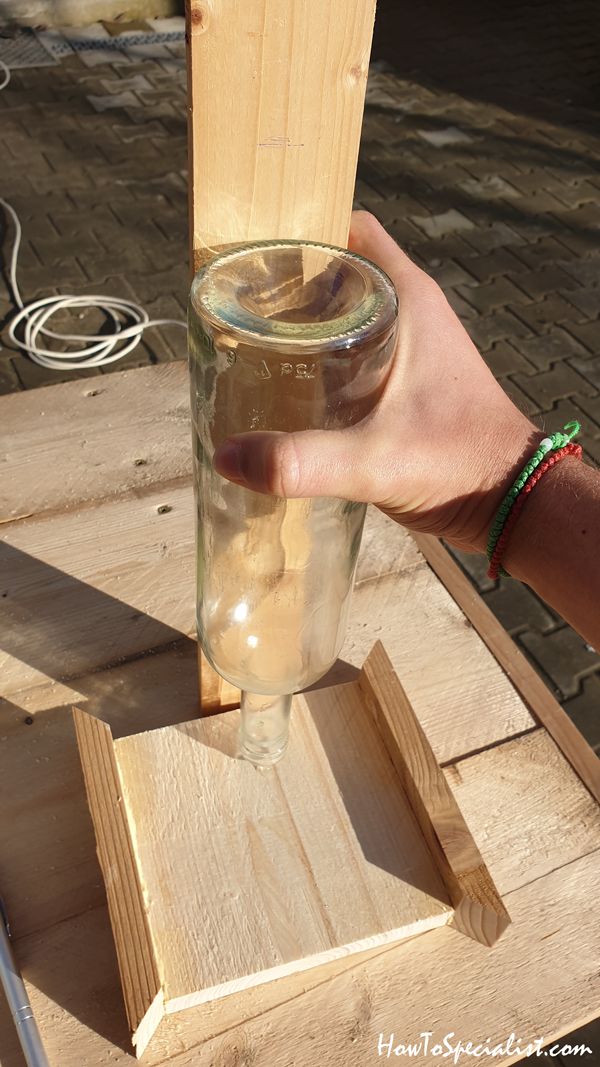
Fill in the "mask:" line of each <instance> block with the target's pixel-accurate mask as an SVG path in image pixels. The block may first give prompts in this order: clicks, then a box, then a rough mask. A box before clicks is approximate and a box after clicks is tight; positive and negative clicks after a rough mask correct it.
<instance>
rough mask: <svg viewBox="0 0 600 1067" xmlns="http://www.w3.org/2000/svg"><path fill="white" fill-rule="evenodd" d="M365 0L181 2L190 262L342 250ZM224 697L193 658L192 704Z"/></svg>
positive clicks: (367, 35) (362, 65) (371, 7)
mask: <svg viewBox="0 0 600 1067" xmlns="http://www.w3.org/2000/svg"><path fill="white" fill-rule="evenodd" d="M374 15H375V0H351V2H349V0H244V2H242V3H241V2H240V0H187V38H188V82H189V156H190V158H189V174H190V178H189V183H190V239H191V263H192V265H193V269H194V270H197V269H198V267H199V266H200V265H201V264H202V263H203V262H206V260H207V259H209V258H210V257H211V256H213V255H215V254H216V253H217V252H218V251H219V250H220V249H222V248H223V247H224V246H226V245H229V244H240V243H242V242H244V241H251V240H264V239H269V238H276V237H292V238H300V239H303V240H312V241H326V242H330V243H332V244H337V245H342V246H345V245H346V242H347V238H348V228H349V223H350V213H351V210H352V198H353V192H354V182H355V177H356V161H357V157H358V146H359V140H360V129H361V122H362V113H363V107H364V97H365V88H366V81H367V72H368V63H369V54H370V50H371V40H372V34H373V19H374ZM233 699H234V693H233V691H232V689H231V687H230V686H228V685H227V683H225V682H222V681H221V680H220V679H218V678H217V676H216V675H215V673H214V671H212V670H210V668H208V666H207V665H206V664H205V662H204V663H203V664H202V666H201V701H202V707H203V709H206V710H212V709H214V708H217V707H225V706H227V705H228V704H231V703H232V702H233Z"/></svg>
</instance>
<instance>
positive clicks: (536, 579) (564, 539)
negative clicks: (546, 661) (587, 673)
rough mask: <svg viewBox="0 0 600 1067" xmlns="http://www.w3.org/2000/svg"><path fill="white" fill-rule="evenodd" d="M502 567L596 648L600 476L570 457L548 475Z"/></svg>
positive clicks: (599, 641)
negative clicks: (533, 591)
mask: <svg viewBox="0 0 600 1067" xmlns="http://www.w3.org/2000/svg"><path fill="white" fill-rule="evenodd" d="M503 565H504V567H505V569H506V570H507V571H508V573H509V574H511V575H512V576H513V577H514V578H518V579H520V580H521V581H523V582H526V583H527V585H530V586H531V587H532V589H534V590H535V591H536V593H538V594H539V595H540V596H541V597H543V599H544V600H545V601H547V603H548V604H550V606H551V607H553V608H555V609H556V611H558V612H559V613H560V615H562V617H563V618H564V619H566V620H567V622H569V623H571V625H572V626H573V627H574V628H575V629H576V630H577V631H578V632H579V633H580V634H582V636H583V637H585V638H586V640H587V641H589V642H590V644H591V645H593V646H594V647H595V648H597V649H600V471H597V470H594V469H593V468H592V467H589V466H587V464H584V463H580V462H578V460H576V459H572V458H570V457H568V458H566V459H564V460H562V462H560V463H558V464H557V465H556V467H555V468H553V469H552V470H550V471H548V472H547V473H546V474H545V475H544V477H543V478H542V479H541V480H540V482H539V484H538V485H537V486H536V487H535V489H534V490H533V492H532V493H531V496H530V498H529V500H528V501H527V503H526V505H525V507H524V508H523V511H522V513H521V515H520V516H519V519H518V521H517V523H516V525H515V528H514V531H513V534H512V536H511V539H510V541H509V544H508V547H507V550H506V554H505V557H504V560H503Z"/></svg>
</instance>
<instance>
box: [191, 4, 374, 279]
mask: <svg viewBox="0 0 600 1067" xmlns="http://www.w3.org/2000/svg"><path fill="white" fill-rule="evenodd" d="M187 8H188V35H189V49H188V85H189V135H188V143H189V146H190V154H191V163H190V169H191V181H190V196H191V204H190V213H191V219H190V230H191V236H192V248H193V252H194V263H195V266H196V267H197V266H198V264H199V263H201V262H202V261H203V259H205V258H207V257H210V255H212V254H214V252H215V251H216V250H218V249H220V248H222V247H223V246H224V245H227V244H231V243H235V244H239V243H242V242H245V241H251V240H257V239H258V240H264V239H267V238H274V237H296V238H301V239H303V240H313V241H326V242H331V243H334V244H338V245H343V246H345V245H346V241H347V236H348V229H349V223H350V212H351V208H352V197H353V191H354V180H355V173H356V160H357V157H358V145H359V139H360V128H361V121H362V113H363V106H364V96H365V89H366V80H367V71H368V62H369V53H370V50H371V37H372V32H373V19H374V14H375V4H374V2H373V0H358V2H356V3H353V4H350V5H349V4H347V3H346V2H345V0H290V2H289V3H287V4H286V5H285V6H283V7H282V5H281V4H280V3H279V2H278V0H252V2H251V3H246V4H241V5H240V4H238V3H236V2H235V0H220V2H219V3H218V4H216V3H211V2H209V0H188V5H187Z"/></svg>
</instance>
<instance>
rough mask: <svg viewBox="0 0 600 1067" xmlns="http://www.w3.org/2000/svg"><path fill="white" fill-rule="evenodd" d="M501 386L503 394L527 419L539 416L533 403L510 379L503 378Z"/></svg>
mask: <svg viewBox="0 0 600 1067" xmlns="http://www.w3.org/2000/svg"><path fill="white" fill-rule="evenodd" d="M501 385H502V388H503V389H504V392H505V393H506V394H507V396H509V397H510V399H511V400H512V402H513V404H515V405H516V407H518V409H519V411H522V412H523V414H524V415H527V417H528V418H530V419H531V418H533V417H534V416H535V415H538V414H539V408H538V407H537V405H536V404H535V402H534V401H533V400H532V398H531V397H530V396H528V394H527V393H524V392H523V390H522V389H521V387H520V386H519V385H517V383H516V382H514V381H513V379H512V378H510V377H507V378H503V379H502V382H501Z"/></svg>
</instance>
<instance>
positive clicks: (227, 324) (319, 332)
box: [190, 239, 398, 352]
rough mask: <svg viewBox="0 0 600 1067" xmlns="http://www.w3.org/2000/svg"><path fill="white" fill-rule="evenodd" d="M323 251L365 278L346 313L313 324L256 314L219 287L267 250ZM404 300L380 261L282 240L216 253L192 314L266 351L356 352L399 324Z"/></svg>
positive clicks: (204, 270)
mask: <svg viewBox="0 0 600 1067" xmlns="http://www.w3.org/2000/svg"><path fill="white" fill-rule="evenodd" d="M304 248H306V249H317V250H320V251H321V252H323V253H324V254H325V255H327V256H329V258H330V260H331V259H338V260H340V263H341V264H344V265H345V266H346V267H347V266H351V267H354V269H355V270H356V271H357V273H358V274H359V275H360V276H361V278H362V280H363V282H364V283H365V285H364V289H365V291H364V295H363V297H362V299H361V300H360V301H358V302H357V303H356V305H355V306H354V307H352V308H351V309H350V310H349V311H348V312H347V313H346V314H344V315H338V316H332V317H331V318H326V319H323V320H315V321H309V322H290V321H285V320H282V319H281V318H278V319H274V318H269V317H267V316H262V315H260V314H257V313H256V312H255V311H252V310H251V309H250V308H249V307H248V306H247V305H245V304H243V303H241V302H240V301H239V300H236V299H235V298H234V297H232V296H231V295H229V296H227V295H225V296H224V295H223V294H222V293H221V292H220V291H219V289H218V286H217V281H218V276H219V273H221V272H222V271H223V270H224V269H227V268H230V267H232V266H233V265H234V264H235V261H236V260H243V259H244V258H249V257H250V256H252V255H253V254H254V253H256V252H260V251H263V250H273V251H277V250H281V251H289V250H298V249H304ZM397 310H398V297H397V294H396V290H395V288H394V285H393V283H392V281H391V279H390V278H389V277H388V275H387V274H386V273H385V271H383V270H382V269H381V267H378V266H377V265H376V264H375V263H372V262H371V261H370V260H368V259H365V258H364V257H363V256H360V255H358V253H356V252H351V251H349V250H348V249H346V248H339V247H338V246H336V245H330V244H324V243H321V242H318V241H300V240H292V239H289V240H288V239H278V240H270V241H252V242H249V243H247V244H242V245H236V246H235V247H232V248H228V249H226V250H225V251H223V252H221V253H219V254H218V255H216V256H215V257H214V258H213V259H212V260H211V261H210V262H209V263H207V264H205V265H204V266H203V267H201V269H200V270H199V271H198V272H197V274H196V275H195V276H194V279H193V282H192V287H191V291H190V312H194V313H195V314H196V315H198V316H200V317H201V318H202V320H203V321H205V322H207V323H209V324H210V325H212V326H213V327H215V328H217V329H219V330H222V331H223V332H225V333H228V334H229V335H230V336H231V338H232V340H233V339H235V338H237V339H239V340H240V341H242V342H244V341H245V342H246V343H249V344H252V345H253V346H256V347H261V348H279V349H285V350H286V351H291V350H292V349H300V350H301V351H302V352H308V351H311V350H318V349H320V348H323V347H327V349H328V351H331V350H332V349H334V350H335V349H347V348H353V347H354V346H355V345H357V344H362V343H364V342H365V341H367V340H370V339H372V338H373V337H375V336H377V335H378V334H381V333H387V332H388V331H389V330H390V329H391V328H392V327H393V326H394V323H395V321H396V315H397Z"/></svg>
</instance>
